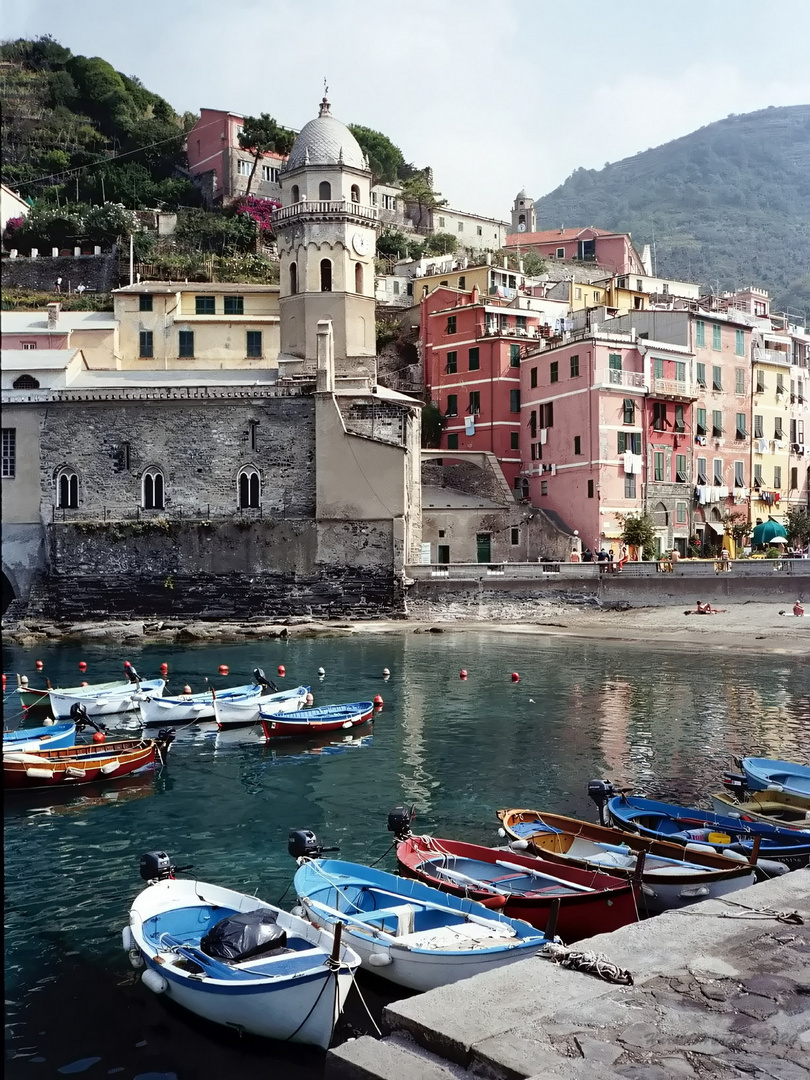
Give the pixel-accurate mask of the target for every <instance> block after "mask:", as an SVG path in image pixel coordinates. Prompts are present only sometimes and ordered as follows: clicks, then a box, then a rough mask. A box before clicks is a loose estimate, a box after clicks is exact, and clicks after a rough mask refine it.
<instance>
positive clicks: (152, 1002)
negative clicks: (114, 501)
mask: <svg viewBox="0 0 810 1080" xmlns="http://www.w3.org/2000/svg"><path fill="white" fill-rule="evenodd" d="M38 658H41V659H42V660H43V661H44V665H45V670H44V675H43V678H44V676H48V677H50V679H51V682H52V684H53V685H54V686H56V685H59V684H60V683H61V684H62V685H73V684H75V682H76V681H77V677H76V671H77V665H78V662H79V660H84V661H86V662H87V664H88V674H87V678H88V679H90V680H91V681H97V682H101V681H104V680H106V679H113V678H117V677H118V676H119V675H120V672H121V667H122V663H123V660H124V659H129V660H130V661H131V662H133V663H134V664H135V665H136V667H137V668H138V670H139V671H140V672H141V674H142V675H144V676H146V675H147V674H148V675H152V674H154V673H156V672H157V670H158V667H159V665H160V663H161V662H163V661H165V662H167V663H168V664H169V668H170V672H171V675H170V684H169V686H170V691H176V690H177V689H178V688H181V687H182V686H183V685H184V684H185V683H186V682H188V683H190V684H191V685H192V687H193V689H194V690H199V689H203V688H204V686H205V681H204V680H205V678H206V677H207V678H208V679H209V680H210V681H211V683H213V685H214V686H216V687H224V686H226V685H231V684H233V685H236V684H238V683H242V682H245V681H247V680H248V679H249V677H250V674H251V673H252V671H253V668H254V667H257V666H260V667H263V668H264V669H265V671H267V672H269V673H270V674H271V676H272V677H273V678H274V679H277V676H275V674H274V672H275V671H276V668H277V666H278V665H279V664H280V663H283V664H284V665H285V666H286V670H287V676H286V679H285V680H284V685H297V684H298V683H309V684H311V685H312V687H313V692H314V694H315V697H316V704H319V705H325V704H329V703H331V702H337V701H355V700H358V699H361V698H363V699H367V698H371V697H373V696H374V694H376V693H380V694H382V696H383V697H384V698H385V708H384V710H383V711H382V713H381V714H380V715H379V716H378V717H377V718H376V719H375V722H374V724H373V727H369V728H368V730H366V729H365V728H363V729H361V731H360V732H353V733H352V735H351V737H347V738H345V739H343V738H341V737H340V736H337V737H334V738H331V739H327V738H325V739H323V740H321V741H320V742H318V743H307V742H303V743H302V742H300V741H298V740H294V741H290V742H285V743H284V744H281V743H279V744H278V745H275V744H274V745H273V746H268V745H266V744H265V743H264V742H263V740H262V739H261V736H260V734H259V732H258V730H257V729H247V730H246V731H234V732H227V733H223V734H217V733H216V732H215V730H214V729H213V728H211V727H210V725H208V726H204V725H199V726H198V727H193V726H191V727H187V728H182V729H178V738H177V741H176V743H175V744H174V747H173V748H172V752H171V756H170V758H169V765H168V768H167V769H166V770H165V771H164V772H163V773H162V774H160V775H159V776H156V775H155V774H154V773H148V774H144V775H142V776H138V777H131V778H123V779H122V781H120V782H116V783H118V784H120V786H118V787H116V786H115V785H114V784H113V785H99V786H98V787H97V788H92V789H90V788H82V789H81V790H80V789H76V790H75V791H72V792H69V793H64V794H62V795H60V796H59V800H58V801H54V795H53V793H50V792H46V793H44V798H43V797H42V796H37V797H34V796H33V795H30V794H29V795H26V796H23V797H22V798H18V797H14V798H10V797H9V798H6V800H5V810H6V825H5V841H6V845H5V860H6V867H5V869H6V875H5V885H6V983H7V995H6V996H7V998H9V1000H10V1001H11V1002H12V1005H11V1006H10V1007H9V1023H10V1025H11V1026H10V1028H9V1043H8V1045H9V1047H10V1050H11V1054H12V1055H14V1054H16V1055H19V1056H17V1057H13V1058H12V1060H11V1061H10V1063H9V1064H10V1068H11V1071H12V1072H13V1073H15V1074H17V1075H20V1076H33V1075H34V1072H35V1070H36V1069H37V1068H38V1067H39V1068H40V1069H42V1065H43V1062H42V1061H41V1060H40V1061H37V1059H42V1058H44V1059H45V1063H44V1064H45V1065H46V1069H45V1071H48V1070H49V1071H50V1073H53V1072H54V1071H55V1070H56V1069H57V1068H60V1067H62V1066H65V1065H70V1064H71V1063H74V1062H77V1061H81V1060H82V1059H85V1058H90V1057H98V1056H99V1055H100V1056H101V1061H100V1062H99V1063H97V1064H96V1065H94V1066H93V1067H92V1069H88V1074H92V1075H96V1074H98V1075H100V1074H101V1070H103V1071H104V1073H105V1074H106V1073H108V1072H110V1071H112V1070H114V1069H117V1068H120V1069H121V1070H122V1073H121V1075H122V1077H124V1078H126V1077H135V1076H137V1075H141V1074H143V1073H148V1072H153V1073H162V1074H166V1073H171V1072H173V1073H175V1074H176V1075H177V1077H178V1078H179V1080H184V1078H185V1077H187V1076H189V1077H190V1076H191V1075H195V1076H199V1077H206V1076H214V1075H223V1074H224V1073H226V1072H228V1071H230V1070H232V1069H237V1068H238V1070H239V1072H240V1075H241V1077H242V1078H243V1080H252V1078H253V1076H254V1075H255V1076H256V1078H257V1080H258V1078H259V1076H261V1077H262V1078H264V1077H266V1075H267V1070H268V1064H269V1065H270V1066H271V1067H274V1066H275V1068H276V1072H277V1074H278V1075H283V1076H285V1077H287V1076H289V1077H294V1078H298V1077H301V1078H303V1077H316V1076H319V1075H320V1073H321V1070H322V1065H321V1060H320V1059H319V1058H317V1056H315V1057H313V1055H311V1054H307V1053H306V1052H304V1051H303V1050H301V1049H296V1050H292V1049H290V1048H284V1047H282V1048H279V1047H275V1046H272V1045H271V1044H264V1043H261V1044H260V1045H259V1046H258V1047H256V1046H255V1045H254V1044H252V1043H251V1044H248V1043H247V1042H245V1041H242V1042H237V1041H236V1040H234V1039H232V1038H231V1037H230V1036H229V1035H228V1033H222V1032H217V1031H212V1030H211V1026H210V1025H202V1024H200V1023H199V1022H197V1021H195V1020H194V1018H193V1017H188V1016H187V1015H186V1014H183V1013H180V1012H179V1011H178V1010H173V1009H171V1008H170V1007H167V1004H166V1002H164V1001H163V1000H161V999H156V998H154V997H153V996H152V995H151V994H150V993H149V992H148V991H147V990H145V989H144V988H143V986H142V985H141V984H140V983H138V981H137V979H133V975H132V973H131V971H130V969H129V966H128V964H127V959H126V955H125V954H124V953H123V951H122V949H121V948H120V931H121V927H122V926H123V924H124V923H125V921H126V916H127V910H128V906H129V901H130V900H131V899H132V897H133V896H134V895H135V894H136V892H137V891H138V890H139V888H140V884H141V882H140V878H139V876H138V863H139V858H140V855H141V853H142V852H144V851H148V850H151V849H154V848H162V849H165V850H167V851H169V852H170V853H171V854H172V855H173V856H174V857H175V859H176V861H177V862H178V863H180V864H185V863H193V864H194V866H195V873H196V874H198V875H199V876H200V878H201V879H203V880H210V881H216V882H220V883H221V884H223V885H227V886H230V887H232V888H235V889H239V890H242V891H246V892H251V893H252V892H256V893H257V894H258V895H260V896H262V897H263V898H265V899H267V900H270V901H277V900H278V899H279V898H280V897H282V896H285V897H286V898H285V901H284V903H285V904H290V903H291V897H290V892H289V887H290V881H291V877H292V872H293V869H294V866H293V863H292V861H291V860H290V858H289V856H288V855H287V852H286V845H287V834H288V832H289V830H290V829H291V828H312V829H314V831H315V832H316V833H317V834H318V835H319V836H320V837H321V839H322V840H323V841H324V842H325V843H328V844H330V845H331V844H339V845H340V847H341V857H343V858H346V859H350V860H356V861H359V862H372V861H374V860H376V859H380V858H381V857H383V856H385V853H386V851H387V849H388V848H389V846H390V834H388V833H387V831H386V815H387V812H388V810H389V809H390V808H391V807H393V806H395V805H397V804H402V803H407V804H410V803H415V804H416V810H417V821H416V826H415V827H416V828H417V829H418V831H419V832H434V833H436V834H438V835H444V836H448V837H454V838H464V839H469V840H471V841H475V842H483V843H492V842H494V840H495V838H496V826H497V821H496V819H495V811H496V810H498V809H500V808H501V807H506V806H510V805H512V806H515V805H522V806H530V807H539V808H548V809H550V810H554V811H557V812H559V813H564V814H571V815H574V816H579V817H586V818H588V819H590V820H594V818H595V809H594V808H593V806H592V804H590V803H589V801H588V799H587V796H586V787H587V782H588V780H590V779H592V778H594V777H597V776H599V777H602V776H606V777H608V778H610V779H612V780H614V782H617V783H620V784H622V785H623V786H633V787H634V788H635V789H636V790H637V791H638V792H639V793H641V794H646V795H651V796H653V797H656V796H659V797H666V798H667V799H671V800H672V801H676V802H678V801H682V802H695V801H700V800H702V799H703V797H704V795H705V794H706V792H707V791H708V790H709V789H710V788H711V787H712V786H714V785H716V784H717V781H718V778H719V776H720V774H721V773H722V771H723V770H725V769H727V768H729V767H730V765H731V756H732V755H733V754H741V753H743V752H749V753H752V754H757V755H766V756H778V757H787V758H799V759H806V757H807V747H808V741H809V740H808V732H810V675H809V674H808V672H807V665H806V664H805V663H804V662H803V661H802V660H801V659H795V660H793V659H787V660H786V659H784V658H781V657H780V658H778V659H777V660H776V661H775V660H774V658H773V657H761V658H760V657H750V656H745V657H742V658H735V657H733V656H729V655H727V654H718V655H714V654H706V656H702V655H701V654H700V653H699V652H689V653H684V654H682V655H681V654H678V653H677V652H674V651H672V647H671V646H667V648H666V649H664V650H659V649H643V648H636V647H628V646H619V645H611V644H604V645H602V644H597V643H595V642H593V641H590V640H588V641H581V642H580V641H572V640H570V639H565V640H554V639H548V638H536V639H532V638H526V637H523V636H511V635H509V634H452V633H446V634H443V635H429V634H418V635H414V634H411V633H402V634H397V635H392V636H373V637H367V638H349V639H346V638H343V637H341V638H307V639H300V640H291V641H289V642H288V643H282V642H279V641H273V642H271V643H254V644H241V645H216V646H205V647H194V648H187V649H181V648H179V647H176V646H171V647H163V646H161V647H157V646H150V647H147V648H144V649H132V648H130V647H129V646H128V647H127V652H126V655H125V654H124V653H123V652H121V651H118V650H110V649H108V648H103V647H102V646H100V645H87V646H82V647H81V648H76V647H71V648H58V647H54V646H47V647H40V646H37V649H36V651H35V652H26V651H24V650H21V649H14V650H5V651H4V656H3V669H4V670H5V671H6V672H14V671H20V672H23V673H25V674H27V675H28V676H29V678H30V680H31V683H32V684H33V685H39V677H38V676H37V673H36V671H35V664H34V662H35V660H36V659H38ZM220 664H228V665H229V667H230V670H231V672H232V675H231V676H230V677H229V678H223V677H221V676H218V675H217V671H218V668H219V665H220ZM319 667H324V668H325V669H326V676H325V677H324V678H323V679H322V680H319V679H318V676H317V670H318V668H319ZM384 668H389V669H390V670H391V672H392V675H391V678H390V679H389V680H385V681H384V680H383V678H382V671H383V669H384ZM460 668H466V669H467V670H468V671H469V677H468V679H466V680H464V681H462V680H460V679H459V677H458V672H459V670H460ZM512 671H518V672H520V682H518V683H512V682H511V680H510V673H511V672H512ZM9 681H10V682H13V681H14V680H13V679H10V680H9ZM277 681H279V682H281V680H280V679H277ZM6 705H7V711H6V723H7V725H8V726H15V725H16V724H17V723H18V722H19V708H18V706H17V702H16V695H13V694H9V695H8V696H7V699H6ZM132 720H133V718H132V717H130V718H129V720H126V719H124V722H123V723H124V726H125V727H127V726H131V723H132ZM32 722H33V723H39V722H41V721H40V719H39V718H34V717H32ZM381 865H382V866H383V867H384V868H388V869H393V866H394V861H393V859H392V858H391V856H390V854H389V855H388V856H387V857H386V858H385V859H384V860H383V862H382V863H381ZM363 985H364V986H366V987H367V986H369V985H371V986H374V983H373V982H372V983H371V984H369V983H367V982H364V984H363ZM91 988H92V1013H93V1018H94V1021H95V1023H94V1025H93V1028H92V1029H91V1028H88V1026H87V1023H86V1021H87V1018H88V1013H87V1008H88V1001H90V1000H91V998H89V997H88V996H87V995H88V994H89V993H90V991H91ZM369 992H370V994H371V995H372V996H373V994H374V993H375V992H376V991H369ZM395 996H401V995H398V994H397V992H396V991H394V992H393V993H390V997H395ZM56 1017H59V1019H58V1020H57V1019H55V1018H56ZM99 1021H101V1022H100V1023H99ZM363 1023H365V1027H363ZM357 1026H358V1029H359V1030H366V1031H367V1030H370V1024H369V1022H368V1021H367V1020H366V1021H363V1017H362V1010H360V1009H359V1010H358V1020H357ZM66 1030H69V1032H70V1034H69V1037H68V1038H66V1036H65V1032H66ZM139 1044H143V1045H139ZM39 1075H42V1071H40V1074H39Z"/></svg>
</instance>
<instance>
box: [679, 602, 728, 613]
mask: <svg viewBox="0 0 810 1080" xmlns="http://www.w3.org/2000/svg"><path fill="white" fill-rule="evenodd" d="M725 610H726V609H725V608H716V607H714V608H713V607H712V605H711V604H704V603H703V601H702V600H696V601H695V610H694V611H685V612H684V615H719V614H720V613H721V612H723V611H725Z"/></svg>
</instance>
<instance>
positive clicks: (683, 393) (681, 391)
mask: <svg viewBox="0 0 810 1080" xmlns="http://www.w3.org/2000/svg"><path fill="white" fill-rule="evenodd" d="M650 392H651V393H652V394H655V395H657V396H658V397H677V398H689V399H690V400H697V392H696V390H695V389H694V388H693V387H692V386H691V385H690V384H689V383H687V382H679V381H678V380H677V379H653V381H652V389H651V391H650Z"/></svg>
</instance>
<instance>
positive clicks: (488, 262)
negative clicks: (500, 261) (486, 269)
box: [487, 251, 492, 266]
mask: <svg viewBox="0 0 810 1080" xmlns="http://www.w3.org/2000/svg"><path fill="white" fill-rule="evenodd" d="M487 266H492V252H491V251H488V252H487Z"/></svg>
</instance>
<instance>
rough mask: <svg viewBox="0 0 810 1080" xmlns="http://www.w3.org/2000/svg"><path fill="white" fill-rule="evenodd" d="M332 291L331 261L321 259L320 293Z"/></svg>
mask: <svg viewBox="0 0 810 1080" xmlns="http://www.w3.org/2000/svg"><path fill="white" fill-rule="evenodd" d="M331 291H332V261H331V259H321V292H331Z"/></svg>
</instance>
